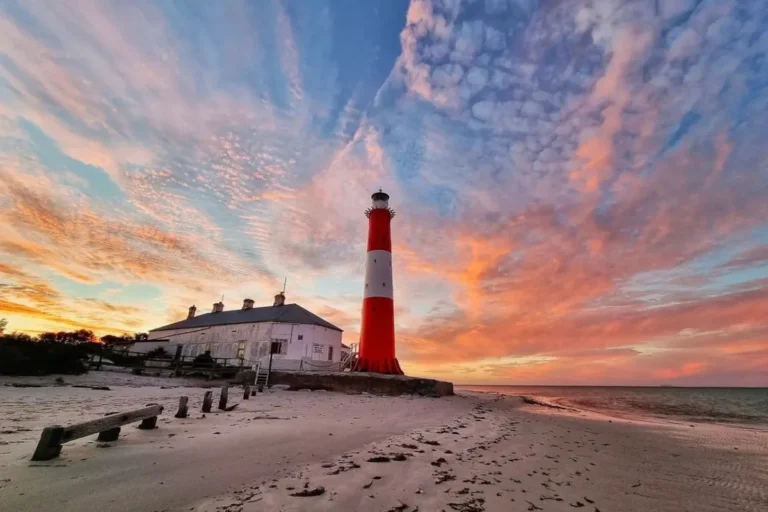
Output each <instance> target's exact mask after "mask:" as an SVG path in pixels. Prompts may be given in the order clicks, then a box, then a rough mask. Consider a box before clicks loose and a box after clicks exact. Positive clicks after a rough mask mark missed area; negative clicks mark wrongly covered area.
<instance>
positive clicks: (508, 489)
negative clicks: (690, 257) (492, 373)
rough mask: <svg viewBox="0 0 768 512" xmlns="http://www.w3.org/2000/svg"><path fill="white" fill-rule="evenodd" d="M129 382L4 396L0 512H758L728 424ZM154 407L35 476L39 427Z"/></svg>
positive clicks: (753, 445)
mask: <svg viewBox="0 0 768 512" xmlns="http://www.w3.org/2000/svg"><path fill="white" fill-rule="evenodd" d="M65 378H66V377H65ZM0 382H3V381H2V380H0ZM89 382H93V383H97V384H103V383H104V380H103V378H102V377H101V376H96V378H95V380H91V381H89ZM134 382H138V383H140V384H142V387H131V386H127V385H122V384H115V383H114V382H112V387H111V389H110V390H109V391H100V390H93V389H88V388H72V387H46V388H13V387H4V386H0V406H1V407H3V409H4V410H5V411H10V415H9V416H8V417H5V418H3V419H1V420H0V427H2V430H4V431H5V430H13V433H11V434H2V435H0V509H3V510H14V511H18V512H26V511H30V512H31V511H47V510H52V511H53V510H56V511H57V512H66V511H70V510H72V511H75V510H77V511H83V512H88V511H91V510H93V511H96V510H103V509H107V508H108V509H109V510H110V511H114V512H120V511H125V512H132V511H139V510H142V511H143V510H156V511H158V512H159V511H161V510H164V511H166V512H176V511H178V512H181V511H190V510H194V511H197V512H258V511H267V510H283V511H286V512H287V511H300V510H302V511H303V510H306V511H310V510H311V511H314V510H318V511H322V510H327V511H338V510H345V511H346V510H350V511H352V510H366V511H367V510H371V511H382V512H389V511H400V512H403V511H406V512H415V511H416V510H419V511H420V512H425V511H433V510H435V511H440V510H446V511H447V512H451V511H454V510H455V511H460V512H461V511H463V512H485V511H487V512H492V511H510V510H511V511H517V510H520V511H526V510H544V511H547V512H550V511H558V510H560V511H570V510H572V509H573V508H583V510H585V511H589V512H594V511H595V510H600V511H602V512H606V511H611V510H621V511H634V510H637V511H644V512H645V511H648V510H654V511H656V510H658V511H670V512H671V511H678V510H691V511H693V510H696V511H700V510H704V511H710V510H711V511H713V512H714V511H715V510H718V511H719V510H733V511H736V510H739V511H742V510H744V511H759V510H766V509H768V489H765V486H764V482H765V481H768V436H766V435H765V434H764V433H763V432H759V431H749V430H743V429H739V428H731V426H730V425H728V426H720V425H711V424H697V425H695V428H691V427H690V426H687V425H684V424H670V423H659V422H647V421H646V422H644V421H638V420H636V419H632V420H630V419H617V418H610V417H606V416H601V415H593V414H588V413H586V412H583V411H572V410H561V409H553V408H549V407H543V406H540V405H532V404H526V403H524V402H523V401H522V399H520V398H518V397H515V396H509V395H501V394H498V393H494V392H480V391H471V392H467V391H464V390H459V394H458V395H457V396H455V397H443V398H437V399H435V398H422V397H379V396H373V395H365V394H363V395H342V394H338V393H329V392H322V391H314V392H308V391H306V392H304V391H282V390H273V391H270V392H267V393H264V394H259V395H257V396H255V397H252V398H251V399H250V400H247V401H239V397H238V400H237V402H239V406H238V408H237V409H236V410H235V411H232V412H230V413H225V412H214V413H211V414H207V415H206V417H205V418H203V417H202V415H201V414H200V413H199V402H200V399H201V398H202V394H203V388H199V387H167V386H158V385H160V384H166V382H164V381H161V382H157V381H155V382H156V384H158V385H155V386H145V385H143V384H145V382H144V381H142V380H141V379H139V380H138V381H134ZM150 382H151V381H150ZM178 384H182V383H181V382H178ZM181 395H188V396H189V397H190V417H189V418H187V419H184V420H179V419H174V418H173V417H172V415H173V412H174V411H175V403H176V402H177V401H178V397H179V396H181ZM235 395H237V393H232V392H231V393H230V396H231V397H233V396H235ZM150 401H154V402H157V403H161V404H163V405H165V406H166V410H165V414H164V415H163V416H161V419H160V422H159V428H158V429H156V430H153V431H139V430H136V429H134V428H133V427H131V426H128V427H124V428H123V432H122V433H121V435H120V439H119V440H118V441H117V442H116V443H108V444H109V449H104V448H98V447H97V443H95V436H94V437H91V438H86V439H82V440H80V441H75V442H72V443H68V444H66V445H65V447H64V450H63V451H62V456H61V457H60V458H59V459H54V460H52V461H50V462H47V463H30V461H29V456H30V455H31V453H32V451H33V449H34V445H35V444H36V442H37V439H38V438H39V434H40V430H39V429H40V428H42V426H44V425H46V424H49V423H50V422H52V421H56V422H61V423H65V424H66V423H67V422H68V421H78V420H81V419H89V418H91V417H98V416H99V415H101V414H102V413H103V412H107V411H108V410H110V409H114V408H115V407H116V406H117V407H118V408H122V407H128V406H129V405H135V404H139V405H144V404H145V403H148V402H150ZM11 427H12V428H11ZM321 488H322V489H321ZM297 494H298V495H297ZM292 495H296V496H292ZM579 503H580V504H581V505H579ZM530 507H534V508H530Z"/></svg>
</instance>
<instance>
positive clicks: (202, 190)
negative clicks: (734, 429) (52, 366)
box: [0, 0, 768, 384]
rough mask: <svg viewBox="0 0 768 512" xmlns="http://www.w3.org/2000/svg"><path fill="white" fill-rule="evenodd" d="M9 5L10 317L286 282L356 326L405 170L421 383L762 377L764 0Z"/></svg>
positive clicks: (408, 329) (92, 314)
mask: <svg viewBox="0 0 768 512" xmlns="http://www.w3.org/2000/svg"><path fill="white" fill-rule="evenodd" d="M662 4H663V5H662ZM9 5H10V7H9V9H8V16H7V17H6V18H4V19H3V21H2V27H0V28H2V29H3V33H4V34H8V40H9V41H10V42H11V43H12V44H11V45H10V47H9V49H8V52H7V58H6V60H5V61H4V62H3V64H2V66H0V79H2V80H3V81H4V83H6V84H8V85H9V88H8V95H7V101H4V102H3V106H2V107H1V109H0V168H2V175H0V227H2V229H3V235H2V237H0V254H2V257H3V262H4V264H5V265H6V266H5V267H0V270H2V272H3V273H4V274H3V275H4V276H5V279H6V280H7V281H8V282H7V283H6V282H3V288H2V293H3V295H2V298H3V300H4V301H6V303H7V304H8V306H7V307H8V308H17V309H16V310H15V311H16V312H15V313H14V315H18V316H16V317H14V318H19V319H21V318H22V317H25V315H26V318H40V319H43V318H44V317H43V316H41V315H40V314H38V313H36V312H38V311H42V312H44V313H46V312H47V314H50V315H53V316H52V317H46V320H45V321H46V322H48V323H46V324H45V325H46V326H48V325H54V324H55V322H56V321H57V320H56V319H58V318H70V319H72V321H76V322H81V323H83V324H87V325H102V326H106V325H111V326H115V327H116V328H120V329H125V328H128V327H129V326H135V327H136V328H137V329H139V328H145V327H152V326H156V325H158V324H160V323H164V322H165V321H166V320H175V319H178V318H179V317H180V315H183V312H184V311H185V310H186V307H188V306H189V305H190V304H192V303H200V302H201V301H203V302H204V301H205V300H210V301H211V302H213V299H214V298H218V297H219V296H220V295H221V294H222V293H225V295H226V296H227V297H238V296H244V295H252V296H254V297H258V296H264V297H267V298H268V297H269V296H271V295H272V293H273V291H274V290H275V289H277V286H278V285H279V283H280V282H281V280H282V278H283V277H284V276H288V277H289V283H291V282H292V283H295V284H294V285H293V286H295V288H292V289H293V290H295V291H294V292H291V293H292V296H293V297H295V298H296V300H300V301H301V302H302V303H303V304H306V305H309V306H311V308H312V309H313V310H315V311H316V312H319V313H321V314H323V315H324V316H326V317H328V318H329V320H331V321H334V322H335V323H338V324H339V326H340V327H342V328H344V329H345V331H346V334H345V341H346V342H355V341H357V340H356V336H357V330H358V328H359V310H360V306H359V301H360V295H361V290H362V272H363V265H364V251H365V246H364V239H365V230H366V221H365V217H364V216H363V211H364V210H365V208H367V207H368V206H369V197H370V194H371V192H372V191H373V190H375V189H376V188H378V187H379V186H382V187H384V188H385V190H386V191H387V192H389V193H390V194H391V196H392V201H391V203H392V206H393V208H394V209H395V210H397V217H396V218H395V219H394V221H393V248H394V258H395V264H396V266H395V269H394V271H395V300H396V307H397V311H398V337H399V341H398V343H399V345H398V351H399V355H400V359H401V362H402V364H403V365H404V367H405V368H407V369H409V371H413V372H419V373H422V372H423V373H425V374H429V375H438V376H442V377H445V378H453V377H455V376H460V377H461V378H462V379H476V380H478V381H482V380H494V381H515V382H527V383H533V382H536V383H545V382H555V381H556V382H560V383H587V382H604V383H622V382H626V383H656V382H658V381H670V382H682V383H707V382H712V383H719V382H726V381H728V380H729V379H731V380H732V381H733V382H739V383H744V384H754V383H761V382H762V383H763V384H764V383H765V382H764V376H763V377H761V373H760V369H759V363H761V362H763V363H764V362H765V361H766V359H765V357H766V355H765V353H764V352H763V351H761V349H760V343H761V342H762V341H764V340H765V329H766V328H767V327H766V325H765V323H764V321H763V320H762V319H763V318H765V315H764V308H765V307H766V300H765V289H766V287H765V278H766V277H767V276H766V275H765V269H764V265H763V262H764V260H765V258H764V254H763V253H764V250H763V246H764V245H765V242H766V237H765V233H766V232H768V231H766V228H767V227H768V226H767V225H766V223H765V222H764V221H763V220H762V219H765V218H768V211H766V209H767V208H768V207H766V202H765V197H766V195H768V179H766V178H768V177H767V176H766V172H765V168H766V167H765V161H766V153H765V149H764V143H763V140H762V138H761V137H762V134H763V133H764V132H765V129H766V122H765V121H764V119H766V116H765V114H766V113H768V100H767V99H766V98H768V94H766V92H767V91H766V89H767V88H768V82H766V80H765V76H767V75H766V65H765V59H764V55H765V53H766V52H767V51H768V37H767V36H766V35H765V34H764V32H765V30H764V27H763V26H762V24H761V23H760V22H759V20H761V19H763V18H764V16H765V12H766V7H765V6H762V5H761V4H760V3H759V2H753V3H749V2H734V1H725V2H688V1H682V2H680V1H677V2H661V3H659V5H655V4H653V3H652V2H651V3H648V2H619V1H606V2H589V1H573V2H550V3H545V4H542V3H539V2H534V1H527V0H515V1H506V0H493V1H490V0H489V1H485V2H454V1H431V0H414V1H412V2H410V3H409V4H408V5H406V4H405V2H399V3H398V2H385V1H382V2H379V3H374V4H367V3H366V4H365V5H363V4H360V5H355V6H354V7H349V8H346V9H345V10H344V12H343V13H342V12H341V11H340V9H339V8H338V6H336V5H335V4H334V3H333V2H328V3H326V2H316V3H310V4H307V5H292V4H285V3H278V4H270V3H265V4H259V5H254V4H253V3H249V2H229V3H228V4H227V5H226V6H224V7H221V6H217V7H216V8H213V7H207V6H203V7H201V8H200V9H199V10H198V11H197V13H196V14H195V15H194V16H192V15H190V13H189V12H188V10H186V9H179V8H176V7H174V6H173V5H166V4H163V3H157V2H142V3H139V4H126V5H123V4H119V5H118V4H92V3H83V4H82V5H79V6H78V9H74V10H73V9H71V8H63V7H58V6H46V7H45V8H40V7H39V6H35V5H28V4H23V3H13V4H9ZM222 27H226V30H225V29H223V28H222ZM106 290H112V291H110V292H107V291H106ZM61 304H67V306H66V307H65V306H61ZM23 308H29V310H24V311H26V313H24V312H22V309H23ZM56 308H59V309H56ZM132 308H133V309H132ZM41 321H42V320H41ZM110 322H111V323H110ZM131 322H133V323H131ZM25 325H26V324H25ZM740 369H743V372H741V373H740V371H739V370H740ZM763 373H764V372H763ZM708 379H710V380H708Z"/></svg>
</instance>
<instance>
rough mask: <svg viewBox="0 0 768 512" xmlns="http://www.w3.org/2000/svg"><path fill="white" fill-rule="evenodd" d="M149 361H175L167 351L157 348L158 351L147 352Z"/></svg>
mask: <svg viewBox="0 0 768 512" xmlns="http://www.w3.org/2000/svg"><path fill="white" fill-rule="evenodd" d="M147 358H148V359H153V358H154V359H173V357H172V356H171V354H169V353H168V352H166V351H165V349H164V348H163V347H157V348H156V349H153V350H150V351H149V352H147Z"/></svg>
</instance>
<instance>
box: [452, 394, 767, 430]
mask: <svg viewBox="0 0 768 512" xmlns="http://www.w3.org/2000/svg"><path fill="white" fill-rule="evenodd" d="M456 388H457V389H459V390H461V389H466V390H469V391H484V392H496V393H501V394H504V395H515V396H530V397H534V398H536V399H538V400H540V401H542V402H545V403H552V404H555V405H561V406H564V407H570V408H574V409H580V410H588V411H598V412H602V413H607V414H610V415H615V416H638V415H640V416H646V417H653V418H663V419H672V420H680V421H688V422H707V423H726V424H735V425H747V426H752V427H755V426H757V427H761V428H762V427H766V428H768V388H678V387H587V386H584V387H582V386H551V387H550V386H456Z"/></svg>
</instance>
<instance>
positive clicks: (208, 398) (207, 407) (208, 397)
mask: <svg viewBox="0 0 768 512" xmlns="http://www.w3.org/2000/svg"><path fill="white" fill-rule="evenodd" d="M212 405H213V391H206V392H205V396H204V397H203V412H211V406H212Z"/></svg>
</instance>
